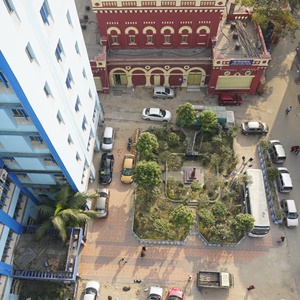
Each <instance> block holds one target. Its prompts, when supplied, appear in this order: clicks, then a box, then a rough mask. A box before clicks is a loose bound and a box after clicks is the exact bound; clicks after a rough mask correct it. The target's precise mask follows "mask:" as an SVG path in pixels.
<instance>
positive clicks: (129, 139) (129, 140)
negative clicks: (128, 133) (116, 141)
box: [127, 137, 132, 151]
mask: <svg viewBox="0 0 300 300" xmlns="http://www.w3.org/2000/svg"><path fill="white" fill-rule="evenodd" d="M131 147H132V137H130V138H128V143H127V150H128V151H131Z"/></svg>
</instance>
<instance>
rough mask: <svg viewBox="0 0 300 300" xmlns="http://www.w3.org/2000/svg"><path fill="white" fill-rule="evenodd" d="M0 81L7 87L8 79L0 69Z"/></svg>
mask: <svg viewBox="0 0 300 300" xmlns="http://www.w3.org/2000/svg"><path fill="white" fill-rule="evenodd" d="M0 81H1V82H2V83H3V85H4V86H5V87H6V88H8V80H7V79H6V77H5V76H4V74H3V73H2V72H1V71H0Z"/></svg>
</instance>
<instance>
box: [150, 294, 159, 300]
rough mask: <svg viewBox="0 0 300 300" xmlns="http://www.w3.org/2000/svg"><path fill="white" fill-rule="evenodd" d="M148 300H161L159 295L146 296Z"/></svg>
mask: <svg viewBox="0 0 300 300" xmlns="http://www.w3.org/2000/svg"><path fill="white" fill-rule="evenodd" d="M148 299H149V300H161V296H159V295H152V294H151V295H149V297H148Z"/></svg>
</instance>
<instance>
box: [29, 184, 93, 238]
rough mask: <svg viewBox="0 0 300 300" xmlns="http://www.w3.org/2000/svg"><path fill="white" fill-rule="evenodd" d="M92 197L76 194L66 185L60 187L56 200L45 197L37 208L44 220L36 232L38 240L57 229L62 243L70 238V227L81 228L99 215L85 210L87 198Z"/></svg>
mask: <svg viewBox="0 0 300 300" xmlns="http://www.w3.org/2000/svg"><path fill="white" fill-rule="evenodd" d="M89 197H91V196H89V195H87V194H85V193H76V194H74V192H73V191H72V189H71V187H70V186H68V185H66V186H63V187H60V190H59V192H58V193H56V195H55V199H54V200H53V199H50V198H48V197H47V196H44V197H43V198H42V200H41V202H40V205H38V206H36V207H35V209H37V210H38V212H39V215H40V217H41V219H42V224H41V225H40V227H39V228H38V229H37V231H36V238H37V239H38V240H39V239H41V238H42V237H43V236H44V235H45V234H46V232H47V231H48V230H49V229H51V228H53V227H54V228H56V229H57V230H58V232H59V236H60V237H61V239H62V241H63V242H65V241H66V240H67V237H68V232H67V230H68V228H69V227H81V226H83V224H84V223H85V222H87V221H88V220H90V219H92V218H95V217H96V216H97V215H98V213H97V212H96V211H94V210H83V209H82V207H83V205H84V204H85V203H86V200H87V198H89Z"/></svg>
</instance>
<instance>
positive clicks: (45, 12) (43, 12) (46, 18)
mask: <svg viewBox="0 0 300 300" xmlns="http://www.w3.org/2000/svg"><path fill="white" fill-rule="evenodd" d="M40 13H41V16H42V19H43V22H44V23H45V24H46V23H47V24H48V25H50V23H49V17H50V8H49V4H48V1H47V0H45V1H44V3H43V5H42V8H41V10H40Z"/></svg>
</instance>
